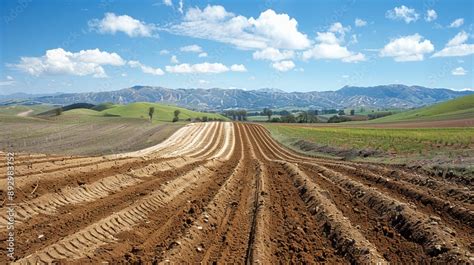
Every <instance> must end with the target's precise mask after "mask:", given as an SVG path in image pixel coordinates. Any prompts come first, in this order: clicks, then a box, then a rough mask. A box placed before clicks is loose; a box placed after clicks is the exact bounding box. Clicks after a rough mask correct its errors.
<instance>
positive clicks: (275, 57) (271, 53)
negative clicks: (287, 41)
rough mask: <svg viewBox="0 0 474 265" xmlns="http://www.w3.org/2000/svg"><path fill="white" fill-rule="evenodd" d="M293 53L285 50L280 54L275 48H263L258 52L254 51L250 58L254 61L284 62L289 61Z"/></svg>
mask: <svg viewBox="0 0 474 265" xmlns="http://www.w3.org/2000/svg"><path fill="white" fill-rule="evenodd" d="M294 54H295V53H294V52H293V51H291V50H286V51H283V52H281V51H280V50H278V49H275V48H271V47H269V48H265V49H263V50H260V51H255V52H254V53H253V54H252V57H253V58H254V59H255V60H270V61H275V62H276V61H281V60H286V59H291V58H293V56H294Z"/></svg>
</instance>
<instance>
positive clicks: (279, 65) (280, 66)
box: [272, 60, 295, 72]
mask: <svg viewBox="0 0 474 265" xmlns="http://www.w3.org/2000/svg"><path fill="white" fill-rule="evenodd" d="M272 67H273V68H275V69H276V70H278V71H280V72H286V71H289V70H291V69H293V68H295V64H294V63H293V61H290V60H288V61H281V62H275V63H273V64H272Z"/></svg>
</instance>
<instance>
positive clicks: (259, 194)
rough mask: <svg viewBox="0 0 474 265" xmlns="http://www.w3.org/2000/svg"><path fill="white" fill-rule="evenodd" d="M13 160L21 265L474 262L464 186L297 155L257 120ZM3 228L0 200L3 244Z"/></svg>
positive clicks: (472, 222)
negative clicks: (137, 147)
mask: <svg viewBox="0 0 474 265" xmlns="http://www.w3.org/2000/svg"><path fill="white" fill-rule="evenodd" d="M2 155H4V154H3V153H2ZM16 158H17V160H16V165H17V170H18V171H17V173H18V174H17V176H16V192H17V197H16V207H15V209H16V224H15V257H16V262H17V263H19V264H36V263H54V262H59V263H64V264H84V263H86V264H100V263H103V262H108V263H109V264H118V263H134V264H139V263H145V264H150V263H173V264H181V263H199V262H202V263H213V262H217V263H225V264H229V263H238V264H241V263H264V264H267V263H268V264H271V263H329V264H334V263H338V264H340V263H381V264H384V263H394V264H413V263H422V264H423V263H453V264H454V263H455V264H459V263H472V262H473V261H474V256H473V255H472V253H473V251H474V245H473V243H472V242H474V237H473V236H472V235H474V219H473V217H474V193H473V188H474V187H473V186H472V185H469V184H468V185H463V184H461V183H458V182H455V181H450V180H449V179H446V178H443V177H438V176H432V175H424V174H422V173H419V172H410V171H407V170H406V169H404V168H400V167H392V166H387V165H380V164H369V163H362V162H349V161H341V160H331V159H322V158H312V157H306V156H303V155H301V154H297V153H295V152H293V151H291V150H288V149H285V148H284V147H282V146H281V145H280V144H278V143H277V142H275V141H274V140H273V139H272V138H271V137H270V136H269V133H268V132H267V131H266V130H265V129H264V128H263V127H262V126H260V125H256V124H246V123H200V124H192V125H188V126H185V127H183V128H182V129H180V130H179V131H177V132H176V133H175V134H174V135H172V136H171V137H170V138H168V139H167V140H166V141H164V142H163V143H161V144H159V145H157V146H155V147H152V148H149V149H145V150H142V151H138V152H131V153H125V154H121V155H111V156H104V157H74V156H59V155H55V156H53V155H41V154H31V155H29V154H19V155H18V156H17V157H16ZM0 182H1V184H2V185H1V186H0V187H2V189H3V190H2V195H3V197H5V192H6V191H5V190H4V187H6V179H5V177H3V178H0ZM6 222H7V220H6V208H5V206H2V208H0V239H2V240H6V238H7V230H6ZM1 250H2V252H3V253H5V252H6V249H5V244H3V245H2V246H1ZM9 261H10V260H8V259H7V256H6V255H1V256H0V263H2V264H5V263H7V262H9Z"/></svg>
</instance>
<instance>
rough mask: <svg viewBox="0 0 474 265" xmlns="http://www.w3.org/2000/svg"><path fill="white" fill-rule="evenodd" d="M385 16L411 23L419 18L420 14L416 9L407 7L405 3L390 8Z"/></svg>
mask: <svg viewBox="0 0 474 265" xmlns="http://www.w3.org/2000/svg"><path fill="white" fill-rule="evenodd" d="M385 16H386V17H387V18H389V19H392V20H403V21H405V23H407V24H409V23H411V22H415V21H417V20H418V18H419V17H420V15H419V14H418V13H416V11H415V9H413V8H409V7H406V6H404V5H402V6H399V7H395V8H394V9H392V10H388V11H387V12H386V14H385Z"/></svg>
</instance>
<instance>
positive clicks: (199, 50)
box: [179, 44, 202, 53]
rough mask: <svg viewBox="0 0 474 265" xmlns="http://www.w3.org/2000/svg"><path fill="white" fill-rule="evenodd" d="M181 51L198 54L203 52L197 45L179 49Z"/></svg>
mask: <svg viewBox="0 0 474 265" xmlns="http://www.w3.org/2000/svg"><path fill="white" fill-rule="evenodd" d="M179 50H180V51H182V52H196V53H199V52H202V48H201V46H199V45H195V44H193V45H188V46H184V47H181V48H179Z"/></svg>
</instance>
